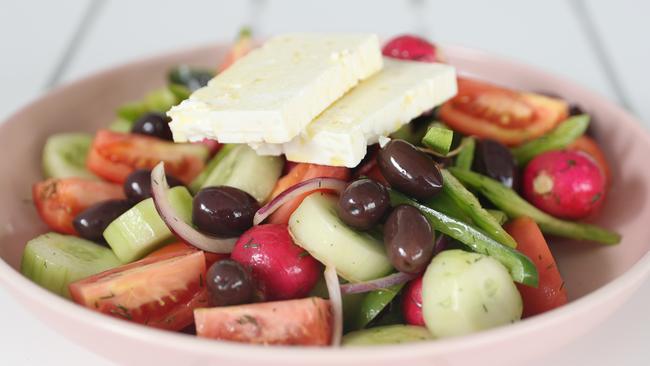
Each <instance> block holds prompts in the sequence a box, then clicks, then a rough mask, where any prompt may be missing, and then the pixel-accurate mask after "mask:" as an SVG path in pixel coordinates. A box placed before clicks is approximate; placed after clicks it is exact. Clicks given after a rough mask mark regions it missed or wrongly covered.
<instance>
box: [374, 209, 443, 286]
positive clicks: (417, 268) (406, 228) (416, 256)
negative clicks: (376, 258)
mask: <svg viewBox="0 0 650 366" xmlns="http://www.w3.org/2000/svg"><path fill="white" fill-rule="evenodd" d="M384 245H385V246H386V253H387V254H388V259H389V260H390V262H391V263H392V265H393V267H395V268H396V269H397V270H398V271H401V272H406V273H420V272H422V271H424V269H425V268H426V267H427V265H428V264H429V262H430V261H431V258H432V257H433V248H434V234H433V229H431V225H430V224H429V221H427V218H426V217H424V215H422V213H421V212H420V210H418V209H417V208H415V207H413V206H409V205H400V206H397V207H396V208H395V209H393V212H391V214H390V215H389V216H388V219H387V220H386V224H385V226H384Z"/></svg>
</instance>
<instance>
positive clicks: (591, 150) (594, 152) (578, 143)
mask: <svg viewBox="0 0 650 366" xmlns="http://www.w3.org/2000/svg"><path fill="white" fill-rule="evenodd" d="M567 150H578V151H582V152H584V153H586V154H587V155H589V156H591V157H592V158H594V160H596V163H598V166H599V167H600V169H601V170H602V171H603V174H604V175H605V178H606V180H607V184H608V185H609V184H611V182H612V169H611V168H610V167H609V163H608V162H607V157H606V156H605V153H604V152H603V150H602V149H601V148H600V147H599V146H598V143H597V142H596V140H594V139H592V138H591V137H589V136H587V135H582V136H580V137H578V138H577V139H576V140H575V141H573V142H572V143H571V145H569V146H567Z"/></svg>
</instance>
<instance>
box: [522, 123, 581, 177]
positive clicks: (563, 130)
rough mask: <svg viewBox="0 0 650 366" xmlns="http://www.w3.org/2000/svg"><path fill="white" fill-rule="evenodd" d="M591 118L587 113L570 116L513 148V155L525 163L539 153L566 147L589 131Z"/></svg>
mask: <svg viewBox="0 0 650 366" xmlns="http://www.w3.org/2000/svg"><path fill="white" fill-rule="evenodd" d="M590 119H591V118H590V117H589V115H587V114H581V115H578V116H573V117H570V118H568V119H567V120H566V121H564V122H562V123H561V124H560V125H558V126H557V127H556V128H555V129H554V130H553V131H551V132H549V133H547V134H546V135H544V136H541V137H539V138H537V139H535V140H533V141H529V142H527V143H525V144H523V145H521V146H518V147H516V148H514V149H512V155H513V156H514V157H515V159H516V160H517V163H519V165H525V164H527V163H528V162H529V161H531V160H532V159H533V158H534V157H536V156H537V155H540V154H542V153H545V152H547V151H552V150H561V149H564V148H565V147H567V146H569V145H570V144H571V143H572V142H573V141H575V140H576V139H577V138H578V137H580V136H582V135H583V134H584V133H585V131H587V127H589V120H590Z"/></svg>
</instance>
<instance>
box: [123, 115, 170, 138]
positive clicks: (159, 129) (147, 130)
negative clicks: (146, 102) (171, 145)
mask: <svg viewBox="0 0 650 366" xmlns="http://www.w3.org/2000/svg"><path fill="white" fill-rule="evenodd" d="M169 122H171V119H170V118H169V117H167V116H166V115H164V114H162V113H158V112H149V113H145V114H144V115H143V116H142V117H140V118H138V120H137V121H135V124H134V125H133V127H132V128H131V132H133V133H138V134H141V135H147V136H152V137H157V138H159V139H163V140H169V141H174V137H173V136H172V130H171V129H170V128H169Z"/></svg>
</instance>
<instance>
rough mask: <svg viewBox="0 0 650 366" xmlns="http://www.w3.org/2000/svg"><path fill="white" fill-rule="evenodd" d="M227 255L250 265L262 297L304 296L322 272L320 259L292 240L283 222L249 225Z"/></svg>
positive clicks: (284, 298)
mask: <svg viewBox="0 0 650 366" xmlns="http://www.w3.org/2000/svg"><path fill="white" fill-rule="evenodd" d="M231 259H233V260H234V261H237V262H239V263H240V264H242V265H243V266H245V267H248V268H250V269H251V271H252V273H253V278H254V280H255V283H256V285H257V287H258V290H259V292H260V295H261V297H262V299H263V300H265V301H274V300H289V299H298V298H302V297H305V296H307V295H308V294H309V292H310V291H311V290H312V289H313V288H314V286H315V285H316V283H317V282H318V280H319V279H320V276H321V274H322V272H323V269H322V266H321V264H320V262H318V261H317V260H316V259H314V258H313V257H312V256H311V255H309V253H307V252H306V251H305V250H304V249H302V248H301V247H299V246H297V245H296V244H295V243H294V242H293V239H292V238H291V236H290V235H289V230H288V229H287V225H285V224H268V225H259V226H254V227H252V228H251V229H249V230H248V231H246V232H245V233H244V234H243V235H242V236H241V237H240V238H239V240H238V241H237V243H236V244H235V247H234V249H233V251H232V254H231Z"/></svg>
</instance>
